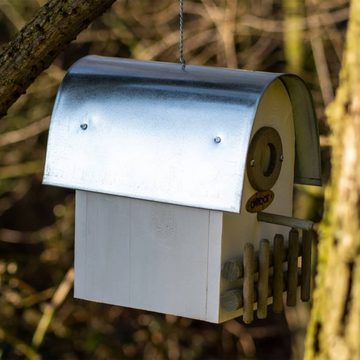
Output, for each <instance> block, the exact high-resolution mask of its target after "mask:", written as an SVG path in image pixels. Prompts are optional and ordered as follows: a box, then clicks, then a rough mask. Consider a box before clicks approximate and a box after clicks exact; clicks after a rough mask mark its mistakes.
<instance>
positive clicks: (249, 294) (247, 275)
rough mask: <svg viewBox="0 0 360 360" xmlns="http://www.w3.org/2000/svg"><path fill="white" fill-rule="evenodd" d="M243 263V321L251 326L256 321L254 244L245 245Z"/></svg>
mask: <svg viewBox="0 0 360 360" xmlns="http://www.w3.org/2000/svg"><path fill="white" fill-rule="evenodd" d="M243 263H244V291H243V296H244V298H243V304H244V315H243V320H244V323H245V324H250V323H251V322H252V321H253V319H254V302H255V296H254V294H255V289H254V267H255V266H254V263H255V251H254V245H253V244H250V243H247V244H245V247H244V261H243Z"/></svg>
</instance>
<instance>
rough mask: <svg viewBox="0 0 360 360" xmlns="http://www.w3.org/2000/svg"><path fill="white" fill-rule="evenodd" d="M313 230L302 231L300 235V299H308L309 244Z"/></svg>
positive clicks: (309, 273)
mask: <svg viewBox="0 0 360 360" xmlns="http://www.w3.org/2000/svg"><path fill="white" fill-rule="evenodd" d="M312 239H313V232H312V231H303V236H302V261H301V300H302V301H309V300H310V282H311V246H312Z"/></svg>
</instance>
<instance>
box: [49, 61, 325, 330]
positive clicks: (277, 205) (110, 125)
mask: <svg viewBox="0 0 360 360" xmlns="http://www.w3.org/2000/svg"><path fill="white" fill-rule="evenodd" d="M310 157H311V158H312V161H311V162H309V161H308V159H309V158H310ZM319 174H320V168H319V152H318V137H317V128H316V122H315V117H314V112H313V108H312V103H311V98H310V96H309V93H308V91H307V89H306V87H305V85H304V84H303V82H302V81H301V80H300V79H298V78H297V77H295V76H291V75H281V74H272V73H262V72H249V71H238V70H227V69H212V68H206V67H199V66H187V67H186V70H185V71H184V70H182V68H181V67H179V66H178V65H176V64H166V63H156V62H141V61H129V60H123V59H111V58H101V57H95V56H91V57H86V58H84V59H82V60H80V61H79V62H77V63H76V64H75V65H74V66H73V67H72V68H71V69H70V70H69V72H68V74H67V75H66V77H65V79H64V81H63V83H62V86H61V89H60V90H59V93H58V96H57V100H56V104H55V107H54V111H53V115H52V120H51V126H50V132H49V142H48V152H47V159H46V165H45V173H44V183H46V184H51V185H57V186H64V187H70V188H74V189H76V231H75V232H76V234H75V296H76V297H79V298H82V299H87V300H93V301H99V302H105V303H109V304H115V305H121V306H129V307H134V308H139V309H145V310H151V311H157V312H162V313H169V314H175V315H180V316H186V317H191V318H196V319H202V320H207V321H211V322H216V323H218V322H221V321H225V320H227V319H230V318H233V317H236V316H239V315H241V313H242V312H243V308H246V307H247V309H248V308H249V304H248V303H247V302H246V301H245V303H244V304H243V303H241V304H237V305H236V306H233V299H234V297H233V295H234V294H235V300H236V299H237V298H238V295H237V294H238V293H237V291H238V290H237V289H240V288H244V289H245V290H244V291H247V290H246V289H247V287H246V286H247V285H246V284H247V283H248V282H246V281H245V280H246V279H243V277H242V275H240V274H238V276H235V277H232V276H230V275H229V272H227V270H226V269H228V264H230V263H232V262H233V263H236V262H237V261H238V259H245V260H246V257H244V247H245V248H246V249H247V248H248V244H251V246H252V247H253V248H254V249H255V250H256V251H259V250H258V249H260V248H262V247H263V244H264V240H266V239H267V241H268V243H269V244H270V245H271V246H277V245H276V244H277V243H278V242H277V241H275V243H274V244H273V239H274V238H275V239H276V236H283V237H285V236H286V237H287V236H288V232H289V228H288V227H285V226H281V225H274V224H267V223H264V222H259V220H258V215H257V214H258V213H259V212H261V211H263V210H265V209H266V211H268V212H270V213H272V214H276V215H277V216H280V217H281V216H291V215H292V192H293V184H294V182H299V183H308V184H316V183H319V181H320V178H319ZM246 251H248V250H246ZM245 260H244V261H245ZM244 266H245V265H244ZM245 268H246V266H245V267H244V269H245ZM224 269H225V270H224ZM245 270H246V269H245ZM245 273H246V274H247V273H248V272H246V271H245ZM245 273H244V274H245ZM246 274H245V275H246ZM245 275H244V276H245ZM259 276H260V275H259ZM229 294H230V296H228V295H229ZM224 299H225V300H226V301H225V302H224ZM228 299H230V300H231V301H230V302H232V303H231V304H230V305H229V301H228ZM246 299H248V297H247V298H246ZM259 301H260V302H261V301H263V300H261V299H259ZM266 301H268V302H271V301H272V299H271V297H269V298H268V296H267V294H266ZM224 304H225V305H224ZM250 305H251V308H253V307H255V308H256V307H257V301H256V299H255V298H254V299H253V301H252V302H251V304H250Z"/></svg>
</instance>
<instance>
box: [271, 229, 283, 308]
mask: <svg viewBox="0 0 360 360" xmlns="http://www.w3.org/2000/svg"><path fill="white" fill-rule="evenodd" d="M273 256H274V283H273V311H274V312H275V313H280V312H281V311H282V309H283V291H284V279H283V278H284V275H283V258H284V237H283V236H282V235H280V234H276V235H275V238H274V254H273Z"/></svg>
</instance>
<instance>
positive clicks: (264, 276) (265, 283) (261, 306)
mask: <svg viewBox="0 0 360 360" xmlns="http://www.w3.org/2000/svg"><path fill="white" fill-rule="evenodd" d="M269 263H270V243H269V240H266V239H264V240H261V242H260V251H259V280H258V283H257V292H258V293H257V295H258V296H257V301H258V305H257V317H258V318H259V319H265V318H266V316H267V297H268V292H269Z"/></svg>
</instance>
